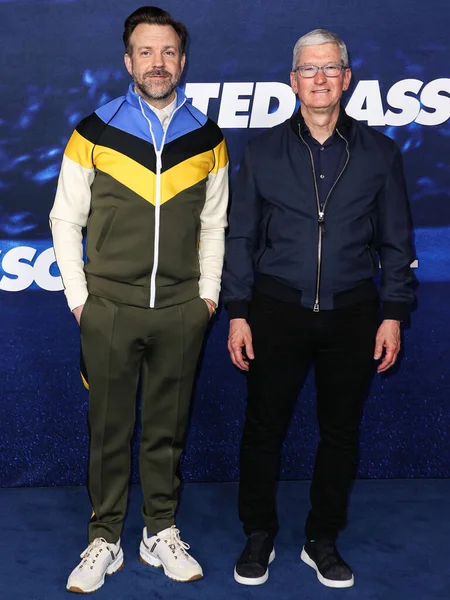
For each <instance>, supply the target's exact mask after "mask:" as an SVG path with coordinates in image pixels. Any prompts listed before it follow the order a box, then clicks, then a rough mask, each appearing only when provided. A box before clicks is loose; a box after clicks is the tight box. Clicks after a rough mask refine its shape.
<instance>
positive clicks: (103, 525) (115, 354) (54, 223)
mask: <svg viewBox="0 0 450 600" xmlns="http://www.w3.org/2000/svg"><path fill="white" fill-rule="evenodd" d="M186 36H187V31H186V27H185V26H184V25H183V24H182V23H178V22H176V21H174V20H173V18H172V17H171V16H170V15H169V14H168V13H167V12H165V11H164V10H161V9H160V8H157V7H141V8H139V9H138V10H136V11H135V12H134V13H133V14H131V15H130V16H129V17H128V18H127V19H126V21H125V31H124V34H123V39H124V43H125V49H126V54H125V65H126V68H127V70H128V72H129V73H130V75H131V76H132V78H133V82H132V83H131V85H130V87H129V89H128V91H127V93H126V95H125V96H122V97H120V98H117V99H115V100H113V101H112V102H109V103H108V104H106V105H105V106H102V107H101V108H99V109H98V110H97V111H96V112H95V113H93V114H92V115H90V116H89V117H87V118H86V119H84V120H83V121H81V122H80V123H79V125H78V126H77V127H76V129H75V131H74V133H73V135H72V137H71V138H70V140H69V143H68V145H67V148H66V150H65V153H64V158H63V162H62V167H61V173H60V177H59V182H58V189H57V193H56V198H55V203H54V206H53V209H52V211H51V214H50V222H51V227H52V234H53V240H54V247H55V253H56V257H57V262H58V265H59V268H60V271H61V275H62V279H63V282H64V288H65V294H66V297H67V301H68V304H69V308H70V309H71V311H72V312H73V314H74V316H75V318H76V320H77V322H78V324H79V325H80V330H81V346H82V354H83V358H84V362H85V367H86V371H85V374H86V379H87V380H88V384H89V415H88V418H89V428H90V451H89V480H88V489H89V495H90V499H91V502H92V508H93V514H92V517H91V519H90V522H89V545H88V547H87V548H86V550H85V551H84V552H83V553H82V555H81V557H82V561H81V562H80V564H79V565H78V566H77V567H76V568H75V569H74V570H73V571H72V573H71V574H70V576H69V580H68V582H67V589H68V590H69V591H73V592H82V593H89V592H93V591H95V590H96V589H98V588H99V587H101V586H102V585H103V583H104V579H105V575H107V574H108V575H111V574H113V573H115V572H116V571H118V570H119V569H120V568H121V567H122V565H123V551H122V549H121V547H120V535H121V532H122V526H123V520H124V516H125V511H126V505H127V494H128V480H129V477H130V438H131V436H132V433H133V429H134V425H135V406H136V393H137V388H138V383H139V381H140V384H141V396H142V409H141V421H142V434H141V439H140V457H139V462H140V477H141V483H142V490H143V496H144V499H143V507H142V515H143V520H144V524H145V527H144V531H143V537H142V541H141V544H140V557H141V560H142V561H143V562H145V563H147V564H149V565H151V566H154V567H163V569H164V572H165V574H166V575H167V576H168V577H170V578H171V579H174V580H176V581H192V580H195V579H200V578H201V577H202V569H201V567H200V565H199V564H198V562H197V561H196V560H195V559H194V558H192V557H191V556H190V555H189V554H188V552H187V550H188V548H189V546H188V544H186V543H185V542H183V541H182V540H181V537H180V533H179V530H178V529H177V528H176V526H175V509H176V506H177V492H178V488H179V479H178V476H177V470H178V465H179V460H180V455H181V452H182V447H183V439H184V432H185V429H186V424H187V421H188V412H189V403H190V396H191V391H192V384H193V379H194V372H195V368H196V364H197V360H198V356H199V352H200V349H201V345H202V340H203V336H204V333H205V330H206V327H207V324H208V321H209V318H210V316H211V315H212V314H213V312H214V311H215V307H216V304H217V301H218V296H219V289H220V279H221V271H222V262H223V252H224V229H225V227H226V209H227V203H228V158H227V151H226V147H225V142H224V139H223V135H222V133H221V131H220V129H219V128H218V127H217V125H216V124H215V123H213V122H212V121H210V120H209V119H208V118H207V117H206V116H205V115H203V114H202V113H201V112H199V111H198V110H196V109H195V108H194V107H193V106H192V105H190V104H188V103H187V102H186V98H185V97H184V95H183V93H182V91H181V90H180V89H178V88H177V84H178V81H179V80H180V76H181V73H182V71H183V67H184V64H185V46H186ZM85 226H86V227H87V239H86V256H87V262H86V264H85V265H84V264H83V246H82V228H83V227H85Z"/></svg>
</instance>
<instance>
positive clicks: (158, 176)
mask: <svg viewBox="0 0 450 600" xmlns="http://www.w3.org/2000/svg"><path fill="white" fill-rule="evenodd" d="M185 102H186V99H184V100H183V102H182V103H181V104H180V106H177V108H176V109H175V110H174V111H173V113H172V114H171V116H170V119H169V122H168V123H167V127H166V128H165V129H164V130H163V137H162V141H161V147H160V148H159V150H158V149H157V147H156V140H155V136H154V134H153V128H152V123H151V121H150V119H149V118H148V117H147V115H146V114H145V111H144V107H143V106H142V100H141V98H139V105H140V107H141V113H142V115H143V116H144V118H145V120H146V121H147V123H148V127H149V130H150V135H151V137H152V142H153V148H154V149H155V155H156V190H155V237H154V243H153V268H152V274H151V276H150V308H155V303H156V273H157V272H158V263H159V227H160V220H161V170H162V158H161V156H162V152H163V150H164V144H165V142H166V135H167V131H168V130H169V126H170V123H171V121H172V119H173V117H174V115H175V113H176V112H177V111H178V110H179V109H180V108H181V107H182V106H183V104H184V103H185ZM150 110H151V109H150Z"/></svg>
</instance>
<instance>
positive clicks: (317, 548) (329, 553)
mask: <svg viewBox="0 0 450 600" xmlns="http://www.w3.org/2000/svg"><path fill="white" fill-rule="evenodd" d="M300 558H301V559H302V561H303V562H304V563H306V564H307V565H309V566H310V567H312V568H313V569H315V571H316V573H317V579H318V580H319V581H320V583H323V585H326V586H327V587H332V588H346V587H351V586H352V585H353V584H354V582H355V580H354V578H353V573H352V570H351V569H350V567H349V566H348V564H347V563H346V562H345V561H344V560H343V558H342V557H341V555H340V554H339V552H338V551H337V548H336V544H335V543H334V541H333V540H315V541H314V542H310V541H307V542H306V544H305V545H304V546H303V550H302V553H301V555H300Z"/></svg>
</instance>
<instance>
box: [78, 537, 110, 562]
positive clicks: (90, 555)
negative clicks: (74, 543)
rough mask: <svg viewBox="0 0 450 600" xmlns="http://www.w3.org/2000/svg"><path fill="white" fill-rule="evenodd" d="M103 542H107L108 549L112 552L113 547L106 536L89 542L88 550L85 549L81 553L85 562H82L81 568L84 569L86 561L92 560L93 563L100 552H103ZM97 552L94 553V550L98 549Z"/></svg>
mask: <svg viewBox="0 0 450 600" xmlns="http://www.w3.org/2000/svg"><path fill="white" fill-rule="evenodd" d="M103 544H106V549H107V550H108V551H109V552H111V549H110V547H109V545H108V542H107V541H106V540H105V538H96V539H95V540H94V541H93V542H91V543H90V544H89V546H88V547H87V548H86V550H84V551H83V552H82V553H81V554H80V558H83V559H84V560H83V562H82V563H81V564H80V567H79V568H80V569H82V568H83V567H84V566H85V565H86V563H87V562H88V561H89V560H91V562H92V563H95V562H96V560H97V558H98V557H99V556H100V552H103V548H101V546H102V545H103ZM97 550H98V552H97V554H95V555H94V552H95V551H97ZM111 555H113V553H112V552H111Z"/></svg>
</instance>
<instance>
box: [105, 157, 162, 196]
mask: <svg viewBox="0 0 450 600" xmlns="http://www.w3.org/2000/svg"><path fill="white" fill-rule="evenodd" d="M95 166H96V167H97V168H98V169H99V170H100V171H102V172H103V173H107V174H108V175H111V177H114V179H116V180H117V181H118V182H119V183H121V184H122V185H124V186H125V187H127V188H129V189H130V190H132V191H133V192H135V193H136V194H138V195H139V196H141V197H142V198H144V200H147V202H150V204H153V205H154V204H155V187H156V183H155V179H156V175H155V174H154V173H153V172H152V171H150V170H149V169H146V168H145V167H143V166H142V165H140V164H139V163H137V162H136V161H134V160H133V159H131V158H129V157H128V156H126V155H125V154H122V153H121V152H117V150H113V149H112V148H107V147H106V146H95Z"/></svg>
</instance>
